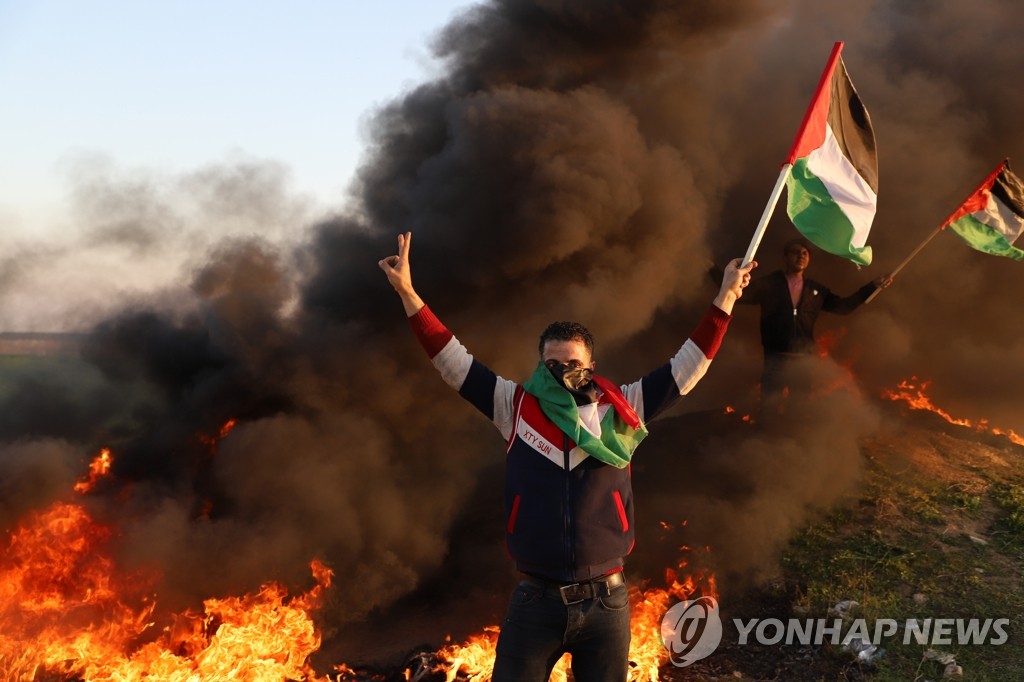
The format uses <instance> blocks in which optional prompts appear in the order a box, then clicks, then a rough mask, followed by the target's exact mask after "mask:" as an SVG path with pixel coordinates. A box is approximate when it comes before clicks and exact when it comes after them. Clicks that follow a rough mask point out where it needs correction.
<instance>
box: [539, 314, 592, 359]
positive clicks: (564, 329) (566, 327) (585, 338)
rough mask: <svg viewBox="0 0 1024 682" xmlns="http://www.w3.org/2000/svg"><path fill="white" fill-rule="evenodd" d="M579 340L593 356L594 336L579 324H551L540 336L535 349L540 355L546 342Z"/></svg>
mask: <svg viewBox="0 0 1024 682" xmlns="http://www.w3.org/2000/svg"><path fill="white" fill-rule="evenodd" d="M573 339H579V340H580V341H582V342H583V345H584V346H586V347H587V352H588V353H590V354H591V355H593V354H594V335H593V334H591V333H590V330H589V329H587V328H586V327H584V326H583V325H582V324H580V323H579V322H552V323H551V324H549V325H548V327H547V329H545V330H544V331H543V332H542V333H541V335H540V345H539V346H538V347H537V349H538V351H539V352H540V354H541V355H543V354H544V344H545V343H547V342H548V341H572V340H573Z"/></svg>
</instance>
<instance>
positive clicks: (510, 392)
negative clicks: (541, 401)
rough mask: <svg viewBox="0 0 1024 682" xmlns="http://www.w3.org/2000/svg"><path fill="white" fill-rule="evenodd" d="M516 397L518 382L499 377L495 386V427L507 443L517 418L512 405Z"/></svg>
mask: <svg viewBox="0 0 1024 682" xmlns="http://www.w3.org/2000/svg"><path fill="white" fill-rule="evenodd" d="M515 395H516V382H514V381H509V380H508V379H503V378H501V377H498V381H497V382H496V383H495V384H494V425H495V426H497V427H498V431H500V432H501V436H502V438H504V439H505V440H506V441H507V440H508V439H509V437H510V436H511V435H512V422H513V421H514V418H515V406H514V405H513V404H512V403H513V401H514V399H515Z"/></svg>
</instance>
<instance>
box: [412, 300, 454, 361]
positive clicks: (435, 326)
mask: <svg viewBox="0 0 1024 682" xmlns="http://www.w3.org/2000/svg"><path fill="white" fill-rule="evenodd" d="M409 326H410V327H412V331H413V333H414V334H415V335H416V338H417V339H419V342H420V345H421V346H423V350H425V351H427V355H429V356H430V359H431V360H433V359H434V356H436V355H437V354H438V353H440V352H441V349H443V348H444V347H445V346H446V345H448V342H449V341H451V340H452V333H451V332H450V331H448V328H447V327H445V326H444V325H443V324H442V323H441V320H439V319H437V317H436V316H435V315H434V313H433V312H431V310H430V308H428V307H427V306H423V307H422V308H420V310H419V312H418V313H416V314H415V315H413V316H412V317H410V318H409Z"/></svg>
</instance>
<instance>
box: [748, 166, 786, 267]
mask: <svg viewBox="0 0 1024 682" xmlns="http://www.w3.org/2000/svg"><path fill="white" fill-rule="evenodd" d="M792 168H793V165H792V164H790V163H784V164H782V170H781V171H780V172H779V179H778V180H776V181H775V189H773V190H772V193H771V196H769V197H768V204H767V205H766V206H765V207H764V212H763V213H761V220H760V221H759V222H758V223H757V229H756V230H754V236H753V237H751V239H750V246H748V247H747V255H745V256H743V263H742V264H741V266H740V267H744V268H745V267H747V266H748V265H749V264H750V261H752V260H754V253H756V252H757V247H758V246H760V244H761V238H762V237H764V231H765V229H766V228H767V227H768V221H769V220H770V219H771V217H772V213H774V212H775V205H776V204H778V203H779V197H780V196H782V188H783V187H784V186H785V185H786V178H788V177H789V171H790V169H792Z"/></svg>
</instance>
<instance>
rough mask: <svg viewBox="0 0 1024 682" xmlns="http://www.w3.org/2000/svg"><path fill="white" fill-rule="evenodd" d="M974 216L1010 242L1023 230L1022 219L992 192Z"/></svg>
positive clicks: (1023, 221)
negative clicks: (985, 203) (981, 208)
mask: <svg viewBox="0 0 1024 682" xmlns="http://www.w3.org/2000/svg"><path fill="white" fill-rule="evenodd" d="M974 218H975V220H977V221H978V222H979V223H984V224H985V225H988V226H989V227H991V228H992V229H994V230H996V231H997V232H999V234H1001V235H1003V236H1004V237H1006V241H1008V242H1009V243H1011V244H1013V243H1014V242H1015V241H1017V238H1018V237H1020V235H1021V233H1022V232H1024V219H1022V218H1021V217H1020V216H1019V215H1017V214H1016V213H1015V212H1014V211H1013V209H1011V208H1010V207H1009V206H1007V205H1006V204H1004V203H1003V202H1001V201H999V199H997V198H996V197H995V196H994V195H992V194H989V196H988V204H987V205H986V206H985V208H984V209H983V210H981V211H977V212H975V213H974Z"/></svg>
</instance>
